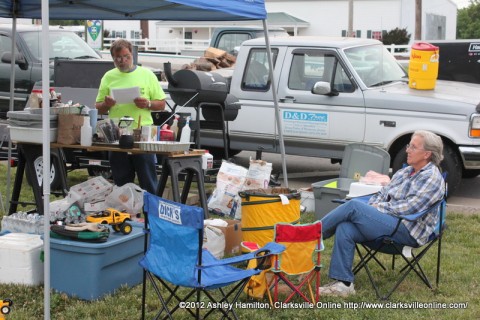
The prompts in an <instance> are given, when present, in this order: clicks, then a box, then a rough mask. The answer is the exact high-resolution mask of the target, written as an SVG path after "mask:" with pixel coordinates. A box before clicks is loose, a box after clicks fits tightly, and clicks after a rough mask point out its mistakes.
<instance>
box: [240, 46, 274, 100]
mask: <svg viewBox="0 0 480 320" xmlns="http://www.w3.org/2000/svg"><path fill="white" fill-rule="evenodd" d="M272 54H273V56H272V60H273V65H275V62H276V60H277V55H278V50H277V49H272ZM268 76H269V68H268V57H267V53H266V50H265V49H252V50H251V51H250V54H249V56H248V60H247V65H246V66H245V72H244V75H243V80H242V89H244V90H255V91H268V88H269V87H270V81H269V77H268Z"/></svg>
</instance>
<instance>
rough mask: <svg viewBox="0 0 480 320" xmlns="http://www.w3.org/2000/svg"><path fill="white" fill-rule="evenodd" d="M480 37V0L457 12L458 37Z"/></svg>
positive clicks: (472, 1)
mask: <svg viewBox="0 0 480 320" xmlns="http://www.w3.org/2000/svg"><path fill="white" fill-rule="evenodd" d="M477 38H480V0H470V5H469V6H468V7H466V8H463V9H460V10H458V12H457V39H477Z"/></svg>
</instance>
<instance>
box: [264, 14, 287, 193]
mask: <svg viewBox="0 0 480 320" xmlns="http://www.w3.org/2000/svg"><path fill="white" fill-rule="evenodd" d="M262 22H263V31H264V32H265V44H266V49H267V58H268V66H269V77H270V82H271V86H272V96H273V105H274V107H275V122H276V123H277V130H278V137H279V140H280V141H279V142H280V153H281V155H282V171H283V183H284V185H285V187H287V188H288V178H287V162H286V159H285V143H284V141H283V130H282V122H281V121H280V120H281V119H280V107H279V106H278V98H277V86H276V84H275V79H274V77H273V59H272V50H271V48H270V39H269V38H268V25H267V20H262Z"/></svg>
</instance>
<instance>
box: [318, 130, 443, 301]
mask: <svg viewBox="0 0 480 320" xmlns="http://www.w3.org/2000/svg"><path fill="white" fill-rule="evenodd" d="M442 159H443V143H442V139H441V138H440V137H439V136H437V135H436V134H434V133H432V132H429V131H416V132H415V133H414V134H413V135H412V139H411V140H410V143H409V144H407V163H408V165H409V166H408V167H406V168H403V169H401V170H398V171H397V172H396V173H395V174H394V175H393V177H392V180H391V182H390V183H389V184H388V185H387V186H385V187H383V188H382V189H381V191H380V192H379V193H377V194H375V195H374V196H372V197H371V199H370V201H369V203H368V204H366V203H362V202H360V201H348V202H346V203H344V204H342V205H341V206H339V207H337V208H335V209H334V210H332V211H331V212H330V213H328V214H327V215H326V216H325V217H324V218H323V219H322V224H323V237H324V239H328V238H330V237H331V236H333V235H335V241H334V245H333V251H332V259H331V261H330V269H329V277H330V278H332V279H334V280H335V281H334V282H333V283H331V284H329V285H327V286H324V287H320V288H319V290H320V294H321V295H336V296H348V295H350V294H353V293H355V289H354V286H353V272H352V265H353V258H354V255H355V243H361V242H366V241H371V240H375V239H376V238H378V237H381V236H384V235H390V234H392V233H393V231H394V229H395V227H396V225H397V222H398V218H397V217H396V216H395V215H407V214H412V213H416V212H419V211H422V210H425V209H427V208H429V207H430V206H432V205H433V204H434V203H435V202H437V201H438V200H440V199H442V197H443V195H444V193H445V184H444V180H443V177H442V174H441V173H440V170H439V165H440V162H441V161H442ZM437 220H438V217H437V215H436V212H429V213H428V214H426V215H425V216H424V217H423V218H422V219H419V221H416V222H408V221H403V222H402V223H401V224H400V226H399V229H398V230H397V232H396V233H395V235H394V236H393V237H392V239H393V240H395V241H397V242H399V243H402V244H405V245H407V246H415V245H417V244H418V245H423V244H425V243H426V242H427V239H428V236H429V235H430V234H431V233H432V232H433V231H434V228H435V225H436V223H437Z"/></svg>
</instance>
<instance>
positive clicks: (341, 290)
mask: <svg viewBox="0 0 480 320" xmlns="http://www.w3.org/2000/svg"><path fill="white" fill-rule="evenodd" d="M318 291H319V294H320V296H335V297H348V296H349V295H352V294H355V288H354V286H353V282H352V283H350V285H349V286H347V285H345V284H344V283H343V282H341V281H334V282H332V283H330V284H327V285H326V286H324V287H320V288H318Z"/></svg>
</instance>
